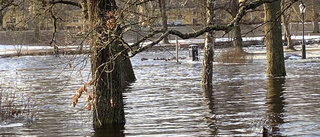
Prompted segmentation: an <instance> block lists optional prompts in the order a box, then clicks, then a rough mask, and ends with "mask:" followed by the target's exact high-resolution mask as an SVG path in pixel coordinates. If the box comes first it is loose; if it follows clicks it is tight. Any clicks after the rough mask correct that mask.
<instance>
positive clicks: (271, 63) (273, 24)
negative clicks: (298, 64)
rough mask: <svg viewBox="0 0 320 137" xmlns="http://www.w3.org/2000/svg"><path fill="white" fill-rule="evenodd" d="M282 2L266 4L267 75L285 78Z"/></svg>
mask: <svg viewBox="0 0 320 137" xmlns="http://www.w3.org/2000/svg"><path fill="white" fill-rule="evenodd" d="M280 2H281V1H280V0H279V1H275V2H272V3H266V4H264V10H265V23H266V26H265V33H266V38H265V43H266V46H267V70H266V74H267V75H268V76H272V77H280V76H285V75H286V71H285V64H284V56H283V46H282V33H281V21H280V16H281V6H280Z"/></svg>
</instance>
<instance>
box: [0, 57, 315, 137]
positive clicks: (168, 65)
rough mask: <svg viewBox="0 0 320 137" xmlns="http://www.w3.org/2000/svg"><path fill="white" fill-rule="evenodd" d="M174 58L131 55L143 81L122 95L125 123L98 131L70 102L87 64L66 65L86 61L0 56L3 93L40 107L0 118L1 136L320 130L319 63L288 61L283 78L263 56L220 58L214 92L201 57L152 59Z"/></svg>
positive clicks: (309, 133)
mask: <svg viewBox="0 0 320 137" xmlns="http://www.w3.org/2000/svg"><path fill="white" fill-rule="evenodd" d="M186 53H187V52H186ZM169 55H171V54H168V53H166V54H164V53H163V52H159V53H155V52H146V53H142V54H139V55H137V56H136V57H134V58H133V59H132V62H133V67H134V70H135V74H136V76H137V79H138V80H137V81H136V82H134V83H132V84H131V85H130V86H129V88H128V89H127V91H125V92H124V102H125V115H126V121H127V123H126V124H125V125H124V127H123V126H120V127H115V128H107V129H105V130H96V131H95V130H94V129H93V126H92V113H91V112H88V111H86V110H85V104H84V103H83V102H84V99H83V98H82V100H79V105H77V106H76V108H71V107H70V103H71V101H72V95H73V94H74V93H75V91H76V90H77V89H78V88H79V86H81V85H82V84H83V83H84V82H87V81H88V78H89V77H88V72H90V68H89V66H88V67H86V68H85V69H84V70H83V71H78V70H79V69H71V68H69V67H68V62H70V60H71V62H73V61H72V60H78V61H75V62H78V63H79V62H80V61H81V60H82V58H74V59H73V58H71V57H70V56H68V57H65V58H64V57H63V56H61V57H59V58H56V57H51V56H47V57H20V58H12V59H9V58H5V59H4V58H0V91H2V92H3V94H5V93H11V92H15V93H16V95H17V96H18V95H19V96H21V99H23V98H22V97H30V98H29V100H30V102H31V103H30V104H31V107H30V109H32V110H30V111H31V112H35V114H34V119H33V120H32V122H30V124H25V123H26V121H23V120H19V119H14V120H13V121H10V123H6V122H3V121H0V136H1V135H3V136H8V135H12V136H109V135H110V136H111V135H114V136H260V134H259V131H260V130H261V127H262V126H263V125H264V126H266V127H267V128H268V129H270V130H269V131H270V135H271V136H319V135H320V134H319V133H320V132H319V131H320V126H319V125H320V119H319V115H320V109H319V100H320V87H319V81H320V69H319V68H320V63H319V62H315V63H308V62H305V63H297V62H286V67H287V68H290V69H288V70H287V74H288V76H287V77H286V79H284V78H275V79H268V78H266V77H265V72H264V71H262V70H265V66H266V62H265V61H255V62H253V63H247V64H221V63H220V64H219V63H216V64H215V65H214V69H213V71H214V72H213V73H214V79H213V89H210V90H204V91H203V90H202V89H201V86H200V77H201V62H191V61H189V60H181V64H179V65H177V64H176V63H175V61H155V60H152V58H156V57H168V56H169ZM186 55H187V54H186ZM142 57H148V58H150V59H149V60H146V61H141V58H142ZM68 58H69V59H68ZM80 66H82V65H81V64H80V65H78V68H79V67H80ZM73 67H76V65H75V64H74V63H73ZM8 87H12V88H8ZM22 93H23V94H22ZM2 97H4V96H2ZM81 103H82V104H81Z"/></svg>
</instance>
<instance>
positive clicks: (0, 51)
mask: <svg viewBox="0 0 320 137" xmlns="http://www.w3.org/2000/svg"><path fill="white" fill-rule="evenodd" d="M263 38H264V37H243V41H262V40H263ZM292 39H293V40H301V39H302V36H292ZM231 40H232V39H231V38H217V39H216V42H226V41H231ZM305 41H306V42H316V43H320V35H319V36H305ZM178 42H179V43H181V44H186V45H191V44H198V43H204V39H185V40H178ZM149 43H151V42H144V43H142V45H147V44H149ZM170 43H176V41H175V40H170ZM157 46H161V44H158V45H157ZM295 47H296V48H297V49H298V50H300V49H301V46H299V45H297V46H295ZM59 48H60V49H62V48H67V49H77V48H78V46H60V47H59ZM85 48H88V46H85ZM306 48H307V50H308V49H309V48H320V46H319V45H318V44H311V45H307V46H306ZM51 49H53V47H52V46H26V45H0V55H5V54H14V53H17V52H18V51H19V50H21V51H22V52H29V51H35V50H51ZM245 50H246V51H247V52H250V53H260V52H261V53H263V52H265V47H264V46H263V45H252V46H249V47H248V48H246V49H245Z"/></svg>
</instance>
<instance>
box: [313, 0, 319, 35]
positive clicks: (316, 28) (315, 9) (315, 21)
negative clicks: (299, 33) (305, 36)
mask: <svg viewBox="0 0 320 137" xmlns="http://www.w3.org/2000/svg"><path fill="white" fill-rule="evenodd" d="M318 1H319V0H313V1H312V2H313V5H312V7H313V19H312V25H313V33H319V23H318V22H319V19H318V18H319V9H318V7H317V6H318V5H319V2H318Z"/></svg>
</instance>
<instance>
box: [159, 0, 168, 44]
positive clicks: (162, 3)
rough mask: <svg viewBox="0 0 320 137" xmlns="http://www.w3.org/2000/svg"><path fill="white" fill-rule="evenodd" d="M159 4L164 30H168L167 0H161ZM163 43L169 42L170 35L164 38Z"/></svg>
mask: <svg viewBox="0 0 320 137" xmlns="http://www.w3.org/2000/svg"><path fill="white" fill-rule="evenodd" d="M159 5H160V13H161V24H162V30H163V31H164V32H166V31H167V30H168V24H167V23H168V17H167V13H166V2H165V0H159ZM162 43H166V44H168V43H169V39H168V37H165V38H164V39H163V40H162Z"/></svg>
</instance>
